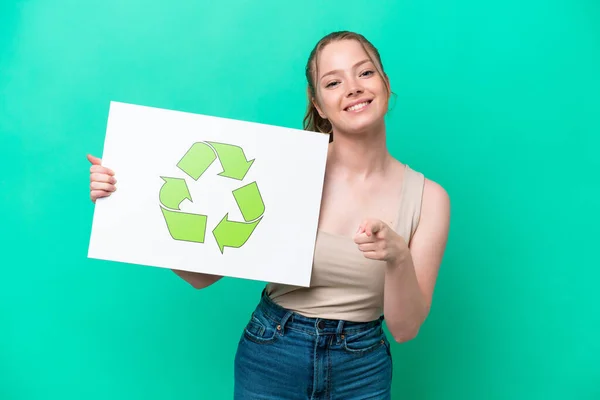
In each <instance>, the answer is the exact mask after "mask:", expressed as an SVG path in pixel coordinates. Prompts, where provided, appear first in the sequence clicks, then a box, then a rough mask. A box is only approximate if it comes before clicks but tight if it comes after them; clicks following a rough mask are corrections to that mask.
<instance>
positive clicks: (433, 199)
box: [423, 178, 450, 212]
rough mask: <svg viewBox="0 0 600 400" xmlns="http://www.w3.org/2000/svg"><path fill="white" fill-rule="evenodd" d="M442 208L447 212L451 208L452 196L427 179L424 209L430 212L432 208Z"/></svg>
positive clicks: (424, 189) (424, 188)
mask: <svg viewBox="0 0 600 400" xmlns="http://www.w3.org/2000/svg"><path fill="white" fill-rule="evenodd" d="M440 207H441V208H442V210H440V211H442V212H443V211H445V210H446V209H448V211H449V208H450V195H449V194H448V192H447V191H446V189H445V188H444V187H443V186H442V185H440V184H439V183H437V182H435V181H433V180H431V179H429V178H425V183H424V187H423V208H425V209H426V210H425V211H429V209H430V208H440Z"/></svg>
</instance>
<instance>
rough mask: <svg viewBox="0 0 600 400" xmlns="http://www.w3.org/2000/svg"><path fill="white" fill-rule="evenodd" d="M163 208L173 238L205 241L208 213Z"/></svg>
mask: <svg viewBox="0 0 600 400" xmlns="http://www.w3.org/2000/svg"><path fill="white" fill-rule="evenodd" d="M161 210H162V213H163V216H164V217H165V221H166V222H167V227H168V228H169V233H170V234H171V237H173V239H175V240H184V241H187V242H197V243H204V236H205V234H206V219H207V217H206V215H200V214H190V213H183V212H177V211H171V210H167V209H166V208H164V207H161Z"/></svg>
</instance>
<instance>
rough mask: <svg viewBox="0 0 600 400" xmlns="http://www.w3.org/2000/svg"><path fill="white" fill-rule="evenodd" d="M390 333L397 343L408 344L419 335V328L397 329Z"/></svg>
mask: <svg viewBox="0 0 600 400" xmlns="http://www.w3.org/2000/svg"><path fill="white" fill-rule="evenodd" d="M390 332H391V334H392V337H393V338H394V340H395V341H396V343H406V342H409V341H411V340H413V339H414V338H416V337H417V335H418V334H419V327H416V328H405V329H397V330H395V331H390Z"/></svg>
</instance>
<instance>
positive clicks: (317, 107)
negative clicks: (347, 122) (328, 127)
mask: <svg viewBox="0 0 600 400" xmlns="http://www.w3.org/2000/svg"><path fill="white" fill-rule="evenodd" d="M311 101H312V103H313V105H314V106H315V109H316V110H317V112H318V113H319V115H320V116H321V118H323V119H327V117H326V116H325V114H324V113H323V110H321V107H319V104H318V103H317V100H315V98H314V97H313V98H312V99H311Z"/></svg>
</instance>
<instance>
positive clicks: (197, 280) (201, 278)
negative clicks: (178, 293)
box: [172, 269, 222, 289]
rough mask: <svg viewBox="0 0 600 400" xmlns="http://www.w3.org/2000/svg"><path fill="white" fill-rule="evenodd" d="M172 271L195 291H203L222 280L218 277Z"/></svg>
mask: <svg viewBox="0 0 600 400" xmlns="http://www.w3.org/2000/svg"><path fill="white" fill-rule="evenodd" d="M172 271H173V272H175V273H176V274H177V275H179V276H180V277H181V278H182V279H183V280H185V281H186V282H188V283H189V284H190V285H192V286H193V287H194V288H196V289H203V288H205V287H207V286H210V285H212V284H213V283H215V282H217V281H218V280H219V279H221V278H222V276H219V275H210V274H202V273H200V272H191V271H181V270H178V269H173V270H172Z"/></svg>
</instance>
